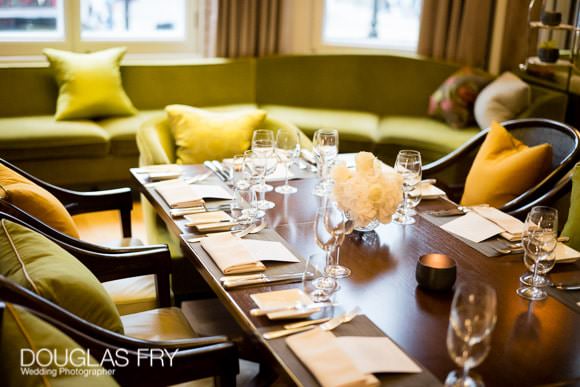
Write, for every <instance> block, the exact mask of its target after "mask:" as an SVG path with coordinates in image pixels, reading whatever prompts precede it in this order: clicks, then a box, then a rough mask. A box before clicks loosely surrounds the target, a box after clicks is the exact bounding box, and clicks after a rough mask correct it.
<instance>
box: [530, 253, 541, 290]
mask: <svg viewBox="0 0 580 387" xmlns="http://www.w3.org/2000/svg"><path fill="white" fill-rule="evenodd" d="M539 261H540V258H539V257H537V258H536V261H535V263H534V274H533V276H532V288H533V289H534V290H536V288H537V284H538V267H539V266H540V265H539Z"/></svg>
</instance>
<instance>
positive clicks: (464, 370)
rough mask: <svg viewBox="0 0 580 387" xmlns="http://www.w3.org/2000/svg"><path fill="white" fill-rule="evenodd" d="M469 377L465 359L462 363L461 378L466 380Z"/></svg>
mask: <svg viewBox="0 0 580 387" xmlns="http://www.w3.org/2000/svg"><path fill="white" fill-rule="evenodd" d="M468 377H469V366H468V365H467V361H466V362H465V363H464V364H463V380H466V379H467V378H468Z"/></svg>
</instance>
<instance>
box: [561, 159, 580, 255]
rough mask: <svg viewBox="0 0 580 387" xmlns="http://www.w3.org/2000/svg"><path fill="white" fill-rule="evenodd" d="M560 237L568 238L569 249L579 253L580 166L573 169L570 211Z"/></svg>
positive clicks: (577, 165)
mask: <svg viewBox="0 0 580 387" xmlns="http://www.w3.org/2000/svg"><path fill="white" fill-rule="evenodd" d="M562 235H564V236H567V237H569V238H570V241H569V242H568V245H569V246H570V247H572V248H573V249H576V250H578V251H580V164H576V168H574V175H573V176H572V194H571V195H570V211H568V220H567V221H566V224H565V225H564V229H563V230H562Z"/></svg>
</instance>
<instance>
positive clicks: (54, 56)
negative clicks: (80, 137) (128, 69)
mask: <svg viewBox="0 0 580 387" xmlns="http://www.w3.org/2000/svg"><path fill="white" fill-rule="evenodd" d="M125 51H126V48H124V47H117V48H109V49H107V50H103V51H98V52H93V53H90V54H79V53H75V52H68V51H61V50H55V49H52V48H47V49H44V51H43V53H44V55H46V58H47V59H48V61H49V62H50V67H51V68H52V70H53V73H54V77H55V79H56V82H57V84H58V87H59V91H58V99H57V102H56V114H55V115H54V118H55V119H57V120H72V119H80V118H96V117H108V116H126V115H131V114H135V113H136V112H137V110H136V109H135V107H134V106H133V104H132V103H131V101H130V100H129V97H128V96H127V94H125V91H124V90H123V85H122V83H121V71H120V70H119V66H120V64H121V60H122V59H123V55H125Z"/></svg>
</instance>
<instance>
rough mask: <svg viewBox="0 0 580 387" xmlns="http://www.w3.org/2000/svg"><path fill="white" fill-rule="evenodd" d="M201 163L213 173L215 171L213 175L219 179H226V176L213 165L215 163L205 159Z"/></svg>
mask: <svg viewBox="0 0 580 387" xmlns="http://www.w3.org/2000/svg"><path fill="white" fill-rule="evenodd" d="M203 165H205V167H206V168H208V169H209V170H210V171H212V172H213V173H215V175H216V176H217V177H218V178H219V179H220V180H221V181H226V180H227V178H226V177H225V176H224V175H223V174H222V173H221V172H220V171H219V170H218V169H217V168H216V167H215V165H214V164H213V163H212V162H211V161H209V160H206V161H204V162H203Z"/></svg>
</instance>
